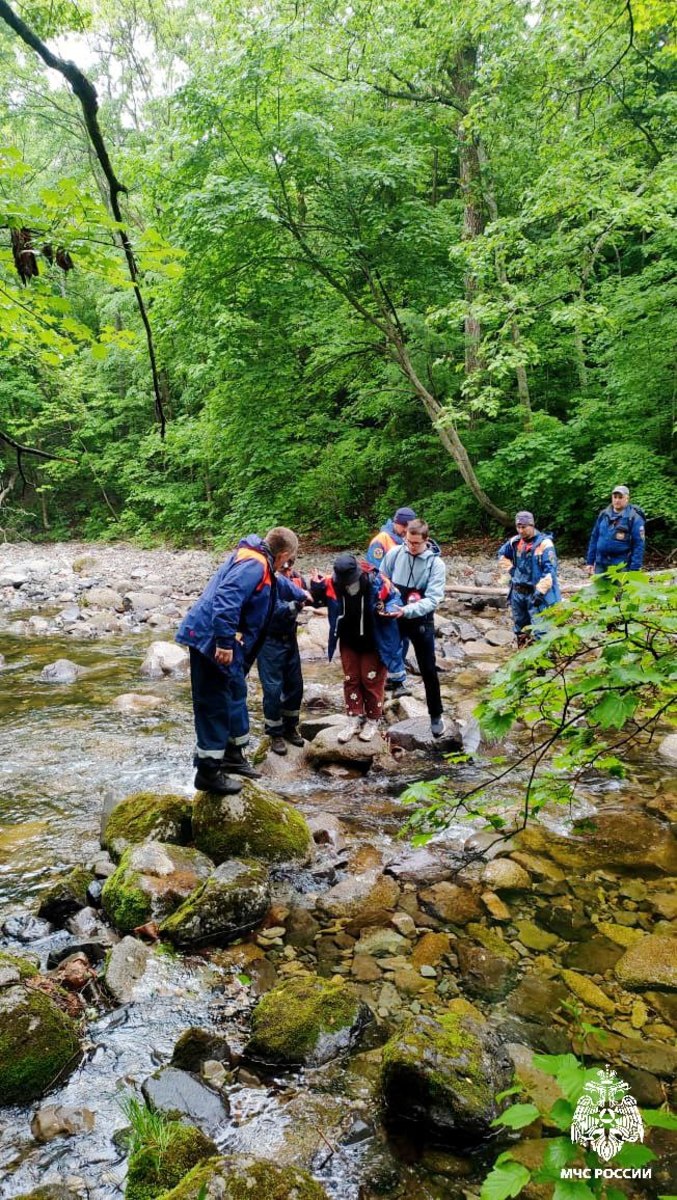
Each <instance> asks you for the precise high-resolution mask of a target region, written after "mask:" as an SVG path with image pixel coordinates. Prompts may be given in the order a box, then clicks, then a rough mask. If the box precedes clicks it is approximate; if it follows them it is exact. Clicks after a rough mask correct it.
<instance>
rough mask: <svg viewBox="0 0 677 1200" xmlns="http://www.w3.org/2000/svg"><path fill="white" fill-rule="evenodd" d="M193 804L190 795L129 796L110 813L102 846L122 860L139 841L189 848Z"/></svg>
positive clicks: (117, 859)
mask: <svg viewBox="0 0 677 1200" xmlns="http://www.w3.org/2000/svg"><path fill="white" fill-rule="evenodd" d="M192 808H193V805H192V801H191V800H189V798H188V797H187V796H174V795H172V794H167V795H156V794H155V793H154V792H135V793H134V795H132V796H125V798H124V800H121V801H120V803H119V804H116V805H115V808H114V809H113V810H112V812H111V813H110V816H109V817H108V820H107V821H106V825H105V828H104V830H103V832H102V836H101V845H102V846H103V848H104V850H107V851H108V853H109V854H110V856H111V858H113V859H115V861H116V862H118V861H119V859H120V858H121V856H122V854H123V852H124V851H125V850H126V849H127V847H128V846H133V845H137V844H138V843H139V842H147V841H154V842H169V843H174V844H176V845H177V846H187V845H188V843H189V842H190V841H191V837H192V831H191V813H192Z"/></svg>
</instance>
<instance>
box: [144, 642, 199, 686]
mask: <svg viewBox="0 0 677 1200" xmlns="http://www.w3.org/2000/svg"><path fill="white" fill-rule="evenodd" d="M188 662H189V658H188V651H187V650H184V648H183V646H179V645H177V644H176V642H152V643H151V645H150V646H149V647H148V650H147V652H146V657H145V658H144V660H143V662H142V664H141V674H142V676H143V677H144V679H162V676H163V675H186V674H187V673H188Z"/></svg>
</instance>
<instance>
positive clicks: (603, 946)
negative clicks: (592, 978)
mask: <svg viewBox="0 0 677 1200" xmlns="http://www.w3.org/2000/svg"><path fill="white" fill-rule="evenodd" d="M622 954H623V950H622V948H621V947H620V946H615V945H614V944H613V942H610V941H609V940H608V939H607V938H604V937H594V938H591V939H590V941H589V942H577V943H575V944H574V945H572V946H569V947H567V949H566V950H565V951H564V954H563V955H562V961H563V963H564V965H565V967H570V968H571V969H572V970H574V971H582V972H583V974H584V975H604V974H605V972H606V971H612V970H613V968H614V967H615V965H616V963H617V962H618V960H619V958H620V957H621V955H622Z"/></svg>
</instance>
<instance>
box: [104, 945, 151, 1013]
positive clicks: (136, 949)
mask: <svg viewBox="0 0 677 1200" xmlns="http://www.w3.org/2000/svg"><path fill="white" fill-rule="evenodd" d="M149 958H150V950H149V949H148V947H147V946H145V945H144V944H143V942H140V941H138V940H137V939H136V938H133V937H125V938H123V939H122V941H121V942H118V944H117V945H116V946H113V949H112V950H111V952H110V958H109V959H108V963H107V966H106V971H105V976H104V978H105V982H106V987H107V988H108V991H109V992H110V994H111V996H113V998H114V999H115V1000H117V1002H118V1004H128V1003H129V1001H130V1000H132V999H133V996H134V988H135V986H136V984H137V983H138V982H139V980H140V979H141V978H142V977H143V975H144V973H145V970H146V967H147V965H148V960H149Z"/></svg>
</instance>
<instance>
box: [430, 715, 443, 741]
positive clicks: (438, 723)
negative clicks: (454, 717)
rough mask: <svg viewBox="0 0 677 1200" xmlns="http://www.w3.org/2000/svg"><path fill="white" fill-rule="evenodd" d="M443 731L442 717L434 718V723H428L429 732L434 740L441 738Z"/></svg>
mask: <svg viewBox="0 0 677 1200" xmlns="http://www.w3.org/2000/svg"><path fill="white" fill-rule="evenodd" d="M445 729H446V725H445V724H444V717H436V718H435V720H434V721H431V722H430V732H431V733H432V735H433V737H434V738H441V737H442V734H443V733H444V731H445Z"/></svg>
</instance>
